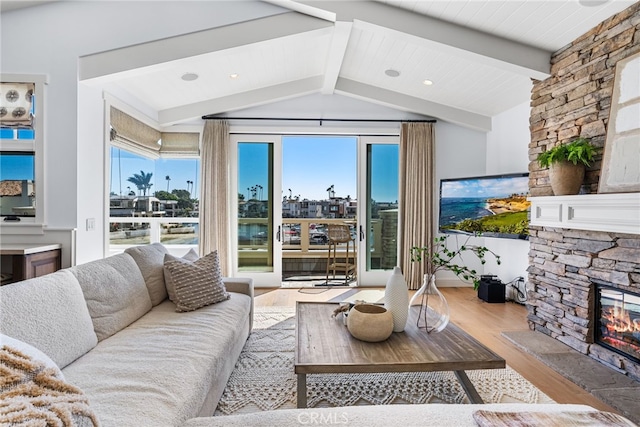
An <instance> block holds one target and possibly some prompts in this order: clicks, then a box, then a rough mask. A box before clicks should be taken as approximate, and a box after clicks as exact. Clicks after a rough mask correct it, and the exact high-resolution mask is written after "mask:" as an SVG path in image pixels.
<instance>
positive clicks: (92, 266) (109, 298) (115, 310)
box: [70, 253, 151, 341]
mask: <svg viewBox="0 0 640 427" xmlns="http://www.w3.org/2000/svg"><path fill="white" fill-rule="evenodd" d="M70 270H71V271H72V272H73V273H74V274H75V275H76V277H77V278H78V282H80V287H81V288H82V292H83V293H84V298H85V300H86V301H87V307H88V308H89V314H90V315H91V319H92V320H93V328H94V329H95V331H96V335H97V336H98V341H102V340H103V339H105V338H108V337H110V336H111V335H113V334H115V333H116V332H118V331H120V330H122V329H123V328H125V327H126V326H128V325H130V324H131V323H132V322H134V321H136V320H137V319H139V318H140V317H142V316H143V315H144V314H145V313H147V312H148V311H149V310H151V299H150V298H149V292H148V291H147V287H146V285H145V283H144V278H143V277H142V273H140V269H139V268H138V265H137V264H136V262H135V261H134V260H133V258H132V257H131V255H129V254H124V253H123V254H118V255H114V256H110V257H108V258H105V259H101V260H97V261H92V262H89V263H86V264H81V265H78V266H76V267H72V268H70Z"/></svg>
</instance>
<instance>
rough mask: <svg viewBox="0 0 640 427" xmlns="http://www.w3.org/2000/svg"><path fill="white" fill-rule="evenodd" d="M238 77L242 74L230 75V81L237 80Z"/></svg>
mask: <svg viewBox="0 0 640 427" xmlns="http://www.w3.org/2000/svg"><path fill="white" fill-rule="evenodd" d="M238 77H240V74H238V73H233V74H229V78H230V79H237V78H238Z"/></svg>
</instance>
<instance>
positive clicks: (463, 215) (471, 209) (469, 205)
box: [440, 197, 492, 227]
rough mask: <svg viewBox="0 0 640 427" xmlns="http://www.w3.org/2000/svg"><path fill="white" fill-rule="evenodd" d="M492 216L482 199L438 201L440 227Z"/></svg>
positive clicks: (457, 198)
mask: <svg viewBox="0 0 640 427" xmlns="http://www.w3.org/2000/svg"><path fill="white" fill-rule="evenodd" d="M488 215H492V213H491V211H489V210H488V209H487V199H486V198H484V197H469V198H463V197H454V198H443V199H440V226H441V227H442V226H446V225H452V224H456V223H458V222H460V221H463V220H465V219H479V218H482V217H485V216H488Z"/></svg>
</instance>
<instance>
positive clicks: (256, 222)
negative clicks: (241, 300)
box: [231, 135, 282, 286]
mask: <svg viewBox="0 0 640 427" xmlns="http://www.w3.org/2000/svg"><path fill="white" fill-rule="evenodd" d="M231 141H232V143H233V145H232V146H233V147H235V149H232V156H233V157H235V158H233V159H232V166H234V167H235V168H232V169H235V172H234V174H235V180H232V181H234V188H233V194H237V197H236V201H237V215H235V224H234V227H233V228H232V235H233V242H234V244H235V248H234V252H235V254H236V256H235V257H234V258H235V259H234V270H235V273H236V275H238V276H242V277H250V278H252V279H253V280H254V283H255V284H256V285H258V286H279V285H280V281H281V278H282V237H281V236H282V204H281V203H279V197H277V195H279V194H280V193H281V189H280V187H281V184H280V183H281V168H280V161H281V160H280V159H281V157H282V155H281V143H280V137H279V136H271V135H251V136H244V135H232V138H231Z"/></svg>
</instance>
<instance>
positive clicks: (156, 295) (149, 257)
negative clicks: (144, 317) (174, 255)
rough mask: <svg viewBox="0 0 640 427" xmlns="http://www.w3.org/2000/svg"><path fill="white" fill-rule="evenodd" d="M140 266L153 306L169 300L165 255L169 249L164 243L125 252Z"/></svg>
mask: <svg viewBox="0 0 640 427" xmlns="http://www.w3.org/2000/svg"><path fill="white" fill-rule="evenodd" d="M125 253H128V254H129V255H131V256H132V257H133V259H134V260H135V261H136V264H138V268H139V269H140V272H142V277H144V283H145V284H146V285H147V290H148V291H149V296H150V297H151V304H153V305H154V306H156V305H158V304H160V303H161V302H162V301H164V300H165V299H167V288H166V286H165V283H164V271H163V268H162V267H163V263H164V255H165V254H166V253H167V248H165V247H164V245H163V244H162V243H152V244H150V245H141V246H133V247H131V248H128V249H127V250H125Z"/></svg>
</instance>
